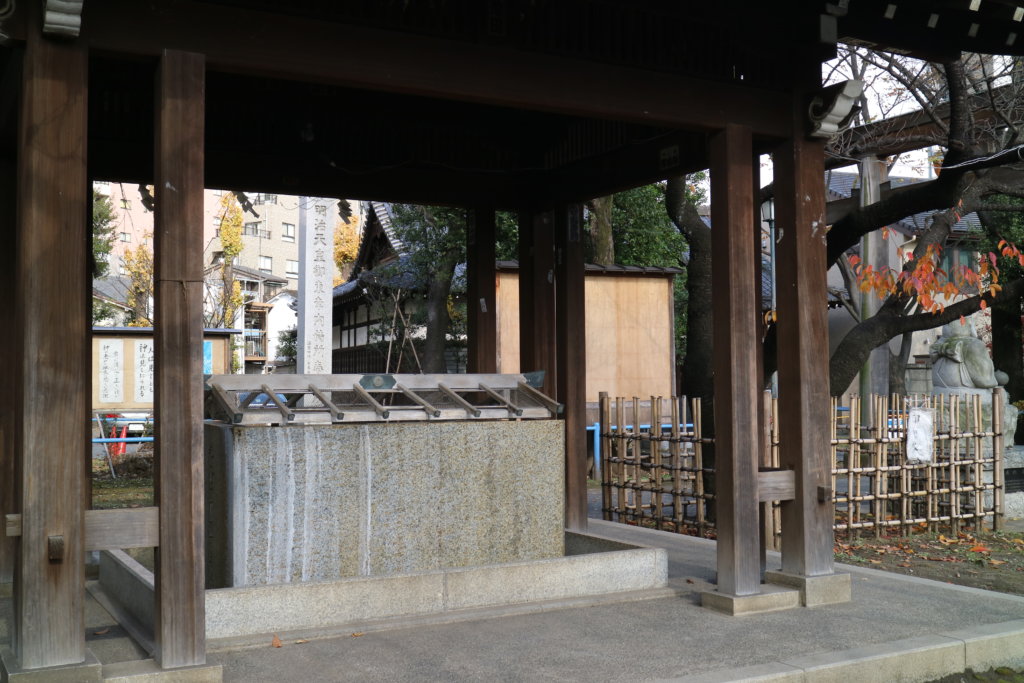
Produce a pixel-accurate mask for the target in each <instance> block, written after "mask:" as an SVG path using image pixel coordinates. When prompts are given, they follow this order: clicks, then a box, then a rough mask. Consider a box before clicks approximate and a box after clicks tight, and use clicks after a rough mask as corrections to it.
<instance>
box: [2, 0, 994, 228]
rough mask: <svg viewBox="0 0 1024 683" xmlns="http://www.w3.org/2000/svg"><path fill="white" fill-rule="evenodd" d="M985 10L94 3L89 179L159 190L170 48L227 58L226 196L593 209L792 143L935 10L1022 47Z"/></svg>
mask: <svg viewBox="0 0 1024 683" xmlns="http://www.w3.org/2000/svg"><path fill="white" fill-rule="evenodd" d="M970 1H971V0H964V2H959V3H954V2H952V0H950V1H949V2H945V1H935V2H928V3H911V2H897V3H879V2H875V1H874V0H848V1H847V2H842V1H841V0H840V1H836V2H831V3H830V2H818V1H814V0H797V1H794V2H787V3H749V2H732V1H728V0H723V1H722V2H718V3H707V2H679V1H678V0H350V1H347V2H336V1H334V0H290V1H289V2H288V3H280V2H278V1H276V0H244V1H243V0H149V1H147V2H138V1H137V0H101V1H100V0H93V1H87V2H86V3H85V5H84V8H85V9H84V13H83V16H82V33H81V37H80V38H79V40H80V41H81V42H82V43H83V44H85V45H87V46H88V48H89V50H90V73H89V78H90V94H89V141H88V145H89V162H90V169H89V170H90V174H91V175H92V176H93V177H96V178H109V179H114V180H130V181H136V182H148V181H149V180H150V175H151V168H152V148H153V142H152V121H153V92H154V82H153V75H154V67H155V64H156V60H157V58H158V56H159V54H160V51H161V50H162V49H164V48H170V49H180V50H187V51H194V52H199V53H202V54H204V55H205V56H206V60H207V66H208V75H207V89H206V97H207V102H206V105H207V117H206V139H207V149H206V179H205V181H206V185H207V186H211V187H222V188H226V189H246V190H258V191H267V192H281V193H290V194H310V195H323V196H338V197H340V196H345V197H363V198H368V199H386V200H403V201H419V202H434V203H451V204H476V203H485V204H496V205H497V206H499V207H507V208H515V207H518V206H522V205H524V204H537V205H544V204H550V203H553V202H556V201H566V200H582V199H586V198H589V197H592V196H597V195H600V194H605V193H607V192H610V191H614V190H617V189H622V188H625V187H630V186H634V185H637V184H640V183H645V182H650V181H652V180H656V179H659V178H664V177H666V176H668V175H670V174H673V173H681V172H686V171H692V170H697V169H701V168H705V167H706V166H707V144H706V139H707V135H708V133H709V132H711V131H713V130H716V129H718V128H720V127H721V126H722V125H723V124H724V123H726V122H728V121H732V122H737V123H744V124H747V125H750V126H751V128H752V130H753V131H754V134H755V144H756V145H757V146H758V147H759V148H767V147H768V146H770V145H773V144H774V143H775V142H776V141H777V140H779V139H780V138H782V137H784V136H786V135H788V134H790V132H791V130H792V125H793V123H792V122H793V115H794V114H793V112H794V109H793V100H792V96H791V94H790V89H791V88H792V87H793V84H794V83H795V82H797V81H798V80H800V79H803V80H802V81H801V82H802V83H803V84H804V85H805V86H810V85H813V84H814V82H815V81H816V79H817V78H818V69H819V67H818V64H819V62H820V60H821V59H823V58H826V57H828V56H829V54H831V50H832V46H831V45H830V44H829V43H828V38H829V36H830V35H831V34H833V33H834V34H836V35H847V34H850V35H858V36H862V37H863V40H867V41H876V42H882V43H884V42H886V41H889V42H896V41H897V40H898V39H899V40H903V43H901V44H902V45H904V46H905V47H908V49H910V48H914V47H915V46H917V45H918V44H919V43H923V42H924V37H926V36H927V35H929V34H928V33H927V31H935V30H936V29H935V27H931V28H929V27H928V26H927V24H928V23H929V21H930V19H929V17H925V16H924V15H922V14H921V12H920V7H919V6H928V7H932V8H934V10H933V12H932V13H935V12H938V13H939V14H940V18H939V20H938V24H937V25H938V26H939V27H941V30H943V31H945V30H947V26H948V25H949V24H952V23H953V22H954V20H957V21H962V19H961V15H963V14H964V12H967V13H970V14H971V15H972V16H977V17H982V18H983V19H984V21H983V26H982V28H983V30H981V29H979V30H977V31H975V32H974V33H975V35H974V36H973V37H970V36H966V34H965V35H964V36H961V38H962V40H961V42H960V43H958V42H955V41H954V42H952V43H950V45H953V46H955V45H959V44H961V43H963V44H967V43H969V42H970V40H975V41H978V40H989V41H996V37H995V36H996V34H997V31H996V28H993V27H999V31H1003V33H1002V34H1000V35H1003V36H1004V37H1003V38H1002V40H1003V42H1005V41H1006V38H1005V27H1004V24H1006V23H1007V22H1010V23H1013V22H1014V20H1013V17H1012V13H1011V14H1010V15H1008V16H1007V17H1003V18H1000V17H1002V14H1005V12H1003V10H1004V9H1008V8H1009V5H1011V4H1013V3H1009V4H1007V3H1000V2H998V1H997V0H980V10H979V11H973V10H970V9H964V8H963V7H961V5H963V6H966V5H968V4H969V3H970ZM890 5H895V6H896V9H895V10H894V11H892V10H890V7H889V6H890ZM1003 5H1005V7H1003ZM1000 12H1002V14H1000ZM879 13H881V14H880V15H879V16H882V17H883V18H884V15H885V14H886V13H892V14H893V17H891V18H889V19H885V20H884V21H883V20H881V19H879V18H878V17H877V16H875V15H878V14H879ZM929 16H930V15H929ZM1004 19H1005V21H1004ZM886 21H888V22H890V24H886V23H885V22H886ZM985 22H987V23H985ZM1000 22H1001V23H1000ZM932 23H935V22H932ZM918 24H920V26H919V25H918ZM2 28H3V30H4V32H6V33H7V34H8V35H10V36H11V37H12V40H11V41H9V43H8V47H6V48H3V49H2V50H0V68H2V69H3V71H2V74H0V144H3V145H5V146H6V148H7V149H8V150H13V148H14V143H13V141H14V136H13V131H14V130H16V127H15V125H14V120H15V119H16V115H15V114H16V111H17V107H16V99H17V98H16V93H17V81H18V78H17V76H18V74H19V73H20V66H19V61H18V60H19V54H20V52H19V51H20V49H21V48H20V46H19V45H20V43H19V41H18V38H19V35H18V31H19V24H18V17H17V16H15V17H14V18H13V19H11V20H8V21H6V22H5V23H4V26H3V27H2ZM948 30H950V31H952V27H949V28H948ZM901 31H906V36H902V34H901V33H900V32H901ZM943 35H945V34H943ZM901 36H902V37H901ZM923 36H924V37H923ZM823 40H824V42H823ZM996 42H998V41H996ZM986 44H988V43H986ZM947 48H949V46H948V45H947V46H946V47H945V48H944V49H947Z"/></svg>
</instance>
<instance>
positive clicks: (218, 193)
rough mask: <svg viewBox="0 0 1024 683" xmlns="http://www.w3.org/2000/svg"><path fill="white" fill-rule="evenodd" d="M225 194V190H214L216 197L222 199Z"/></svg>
mask: <svg viewBox="0 0 1024 683" xmlns="http://www.w3.org/2000/svg"><path fill="white" fill-rule="evenodd" d="M223 194H224V190H213V196H214V197H221V196H223Z"/></svg>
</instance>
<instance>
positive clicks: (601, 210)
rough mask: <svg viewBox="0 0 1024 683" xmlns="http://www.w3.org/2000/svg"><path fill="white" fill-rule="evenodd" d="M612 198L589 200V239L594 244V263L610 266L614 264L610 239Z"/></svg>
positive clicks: (612, 246) (613, 252) (613, 243)
mask: <svg viewBox="0 0 1024 683" xmlns="http://www.w3.org/2000/svg"><path fill="white" fill-rule="evenodd" d="M612 204H613V197H612V195H608V196H606V197H595V198H594V199H592V200H590V215H591V219H590V226H591V227H590V237H591V239H592V240H593V242H594V263H597V264H599V265H602V266H610V265H613V264H614V263H615V240H614V239H613V237H612Z"/></svg>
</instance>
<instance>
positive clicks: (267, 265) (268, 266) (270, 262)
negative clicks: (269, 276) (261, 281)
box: [260, 256, 274, 273]
mask: <svg viewBox="0 0 1024 683" xmlns="http://www.w3.org/2000/svg"><path fill="white" fill-rule="evenodd" d="M273 269H274V259H272V258H271V257H269V256H260V270H262V271H263V272H264V273H269V272H270V271H272V270H273Z"/></svg>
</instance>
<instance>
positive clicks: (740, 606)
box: [700, 584, 800, 616]
mask: <svg viewBox="0 0 1024 683" xmlns="http://www.w3.org/2000/svg"><path fill="white" fill-rule="evenodd" d="M700 604H701V606H702V607H708V608H710V609H713V610H715V611H717V612H724V613H725V614H728V615H730V616H741V615H744V614H760V613H761V612H777V611H779V610H784V609H793V608H794V607H799V606H800V592H799V591H797V590H795V589H793V588H784V587H782V586H773V585H771V584H763V585H762V586H761V592H760V593H754V594H753V595H732V594H730V593H720V592H719V591H717V590H713V591H704V592H703V593H701V594H700Z"/></svg>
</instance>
